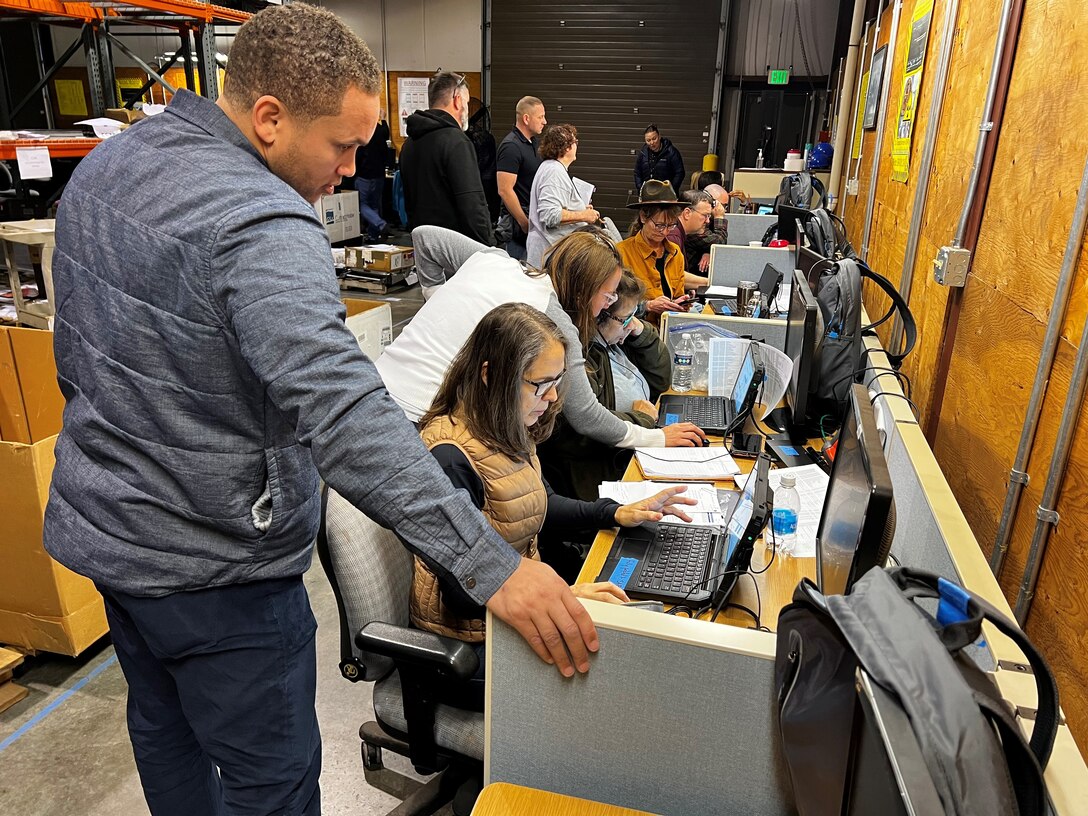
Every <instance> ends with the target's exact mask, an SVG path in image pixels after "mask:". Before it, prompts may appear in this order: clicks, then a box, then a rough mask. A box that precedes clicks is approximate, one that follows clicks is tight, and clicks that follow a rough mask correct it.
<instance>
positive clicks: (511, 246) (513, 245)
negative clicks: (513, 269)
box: [506, 241, 528, 261]
mask: <svg viewBox="0 0 1088 816" xmlns="http://www.w3.org/2000/svg"><path fill="white" fill-rule="evenodd" d="M506 254H507V255H509V256H510V257H511V258H513V259H514V260H515V261H524V260H525V259H526V258H527V257H528V251H527V250H526V249H525V244H523V243H521V244H519V243H518V242H517V241H507V242H506Z"/></svg>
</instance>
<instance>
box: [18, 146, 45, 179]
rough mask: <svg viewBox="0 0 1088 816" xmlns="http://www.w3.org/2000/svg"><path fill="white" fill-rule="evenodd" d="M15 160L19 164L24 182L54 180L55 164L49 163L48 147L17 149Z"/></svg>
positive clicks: (20, 174) (20, 175)
mask: <svg viewBox="0 0 1088 816" xmlns="http://www.w3.org/2000/svg"><path fill="white" fill-rule="evenodd" d="M15 158H16V159H17V160H18V162H19V177H20V178H21V179H23V181H26V180H27V179H48V178H53V163H52V162H51V161H49V148H48V147H17V148H15Z"/></svg>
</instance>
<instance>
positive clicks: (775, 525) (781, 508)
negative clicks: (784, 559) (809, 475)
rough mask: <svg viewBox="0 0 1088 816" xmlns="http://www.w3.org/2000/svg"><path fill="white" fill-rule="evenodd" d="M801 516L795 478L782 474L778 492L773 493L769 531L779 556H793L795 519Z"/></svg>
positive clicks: (795, 532)
mask: <svg viewBox="0 0 1088 816" xmlns="http://www.w3.org/2000/svg"><path fill="white" fill-rule="evenodd" d="M800 514H801V496H800V495H799V494H798V493H797V478H796V477H795V476H792V475H790V474H788V473H786V474H783V476H782V480H781V482H779V485H778V490H776V491H774V513H773V514H772V515H771V530H772V532H773V533H774V543H775V546H776V547H777V548H778V552H779V554H781V555H793V552H794V550H795V549H796V547H797V519H798V517H799V516H800Z"/></svg>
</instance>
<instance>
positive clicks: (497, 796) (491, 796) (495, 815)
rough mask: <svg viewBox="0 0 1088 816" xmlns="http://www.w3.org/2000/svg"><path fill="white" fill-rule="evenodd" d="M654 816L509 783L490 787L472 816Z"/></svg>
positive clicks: (474, 808)
mask: <svg viewBox="0 0 1088 816" xmlns="http://www.w3.org/2000/svg"><path fill="white" fill-rule="evenodd" d="M529 813H531V814H533V816H650V814H649V813H647V812H646V811H644V810H631V809H630V808H622V807H616V806H615V805H604V804H601V803H600V802H590V801H589V800H588V799H576V798H574V797H573V796H560V795H559V794H558V793H549V792H548V791H542V790H536V789H535V788H525V787H522V786H521V785H511V784H508V783H506V782H496V783H494V784H493V785H488V786H487V787H486V788H484V789H483V791H482V792H481V793H480V798H479V799H477V800H476V805H475V807H473V808H472V816H522V814H529Z"/></svg>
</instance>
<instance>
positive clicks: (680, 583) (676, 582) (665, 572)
mask: <svg viewBox="0 0 1088 816" xmlns="http://www.w3.org/2000/svg"><path fill="white" fill-rule="evenodd" d="M713 536H714V531H713V530H709V529H707V528H705V527H686V526H684V525H681V524H659V525H658V527H657V532H656V533H655V534H654V539H653V541H652V542H651V543H650V547H649V549H648V551H647V553H646V557H645V559H644V560H643V562H642V572H641V573H639V577H638V589H641V590H644V591H647V590H650V591H652V590H657V591H661V592H684V593H686V592H691V591H692V590H693V589H697V588H705V587H699V586H698V585H699V584H700V583H701V582H702V581H703V579H704V578H705V577H706V566H707V560H708V556H709V554H710V548H711V547H712V546H713Z"/></svg>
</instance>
